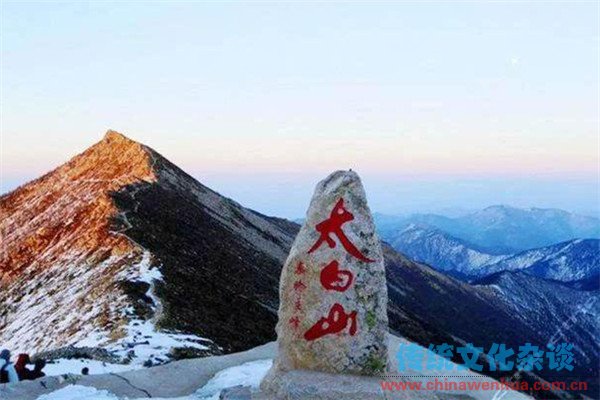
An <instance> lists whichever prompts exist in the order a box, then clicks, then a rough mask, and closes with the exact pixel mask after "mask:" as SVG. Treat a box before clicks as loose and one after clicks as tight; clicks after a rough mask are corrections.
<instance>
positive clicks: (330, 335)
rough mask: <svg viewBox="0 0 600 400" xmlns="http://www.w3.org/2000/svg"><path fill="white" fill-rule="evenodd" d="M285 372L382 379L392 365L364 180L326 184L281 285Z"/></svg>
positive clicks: (342, 178) (277, 368)
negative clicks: (383, 373)
mask: <svg viewBox="0 0 600 400" xmlns="http://www.w3.org/2000/svg"><path fill="white" fill-rule="evenodd" d="M279 296H280V307H279V315H278V316H279V321H278V324H277V335H278V339H277V340H278V351H279V353H278V357H277V359H276V360H275V362H274V365H273V367H272V369H271V371H270V372H269V374H268V375H267V377H266V378H265V380H264V381H263V383H262V386H261V387H263V389H268V386H269V382H270V381H272V380H273V379H276V377H275V375H277V374H278V373H279V372H287V371H294V370H311V371H320V372H325V373H334V374H356V375H378V374H381V373H382V372H385V370H386V366H387V360H388V348H387V339H386V333H387V331H388V318H387V288H386V278H385V270H384V264H383V254H382V250H381V245H380V242H379V239H378V237H377V234H376V232H375V225H374V223H373V218H372V216H371V212H370V210H369V207H368V205H367V199H366V195H365V190H364V188H363V186H362V183H361V181H360V178H359V177H358V175H357V174H356V173H355V172H353V171H352V170H350V171H337V172H334V173H332V174H331V175H329V176H328V177H327V178H325V179H324V180H323V181H321V182H320V183H319V184H318V185H317V187H316V190H315V193H314V195H313V198H312V200H311V203H310V206H309V209H308V212H307V216H306V221H305V222H304V225H303V226H302V228H301V230H300V232H299V234H298V236H297V237H296V240H295V242H294V244H293V246H292V249H291V251H290V254H289V256H288V258H287V261H286V262H285V265H284V268H283V271H282V274H281V280H280V289H279Z"/></svg>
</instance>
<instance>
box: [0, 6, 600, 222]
mask: <svg viewBox="0 0 600 400" xmlns="http://www.w3.org/2000/svg"><path fill="white" fill-rule="evenodd" d="M1 4H2V5H1V8H2V9H1V11H2V16H1V19H2V20H1V22H2V23H1V32H0V37H1V44H2V49H1V53H2V60H1V79H0V80H1V93H0V100H1V126H0V127H1V137H0V139H1V152H0V156H1V157H0V158H1V159H0V165H1V171H0V176H1V178H2V182H1V184H2V188H1V191H2V193H5V192H7V191H10V190H12V189H14V188H15V187H16V186H18V185H20V184H23V183H25V182H27V181H29V180H31V179H33V178H35V177H38V176H40V175H41V174H43V173H45V172H48V171H49V170H51V169H53V168H55V167H56V166H58V165H60V164H62V163H63V162H65V161H67V160H68V159H69V158H71V157H72V156H74V155H76V154H78V153H80V152H81V151H83V150H84V149H85V148H87V147H88V146H90V145H92V144H93V143H95V142H97V141H99V140H100V139H101V138H102V136H103V135H104V132H105V131H106V130H107V129H109V128H110V129H114V130H117V131H119V132H122V133H123V134H125V135H127V136H129V137H130V138H132V139H134V140H137V141H140V142H143V143H145V144H147V145H149V146H150V147H152V148H154V149H155V150H157V151H158V152H159V153H161V154H163V155H164V156H165V157H167V158H168V159H170V160H171V161H172V162H174V163H175V164H177V165H178V166H180V167H181V168H182V169H184V170H185V171H187V172H188V173H190V174H191V175H193V176H194V177H196V178H197V179H198V180H200V181H201V182H203V183H204V184H206V185H208V186H210V187H212V188H213V189H215V190H217V191H219V192H220V193H222V194H224V195H226V196H228V197H231V198H233V199H235V200H237V201H238V202H240V203H241V204H243V205H245V206H248V207H251V208H254V209H256V210H258V211H261V212H263V213H266V214H269V215H278V216H283V217H288V218H298V217H302V216H303V215H304V213H305V210H306V207H307V205H308V202H309V200H310V196H311V195H312V191H313V190H314V186H315V184H316V183H317V182H318V181H319V180H320V179H322V178H324V177H325V176H326V175H328V174H329V173H330V172H332V171H334V170H337V169H348V168H352V169H353V170H355V171H357V172H358V173H359V174H360V175H361V177H362V179H363V182H364V185H365V188H366V190H367V195H368V198H369V203H370V206H371V209H372V210H374V211H378V212H383V213H387V214H405V213H411V212H431V211H433V212H442V211H444V210H445V211H444V212H460V211H461V210H474V209H478V208H483V207H485V206H488V205H493V204H508V205H513V206H518V207H531V206H536V207H556V208H563V209H566V210H569V211H575V212H578V213H583V214H588V215H590V214H594V215H598V214H600V209H599V208H598V207H599V206H598V204H599V203H600V185H599V183H598V181H599V178H600V176H599V68H600V65H599V50H598V48H599V45H600V43H599V41H600V40H599V22H598V20H599V10H598V3H597V2H573V1H570V2H565V3H560V2H520V3H517V2H472V1H469V2H452V3H450V2H431V1H426V2H395V3H394V2H380V3H373V2H370V3H358V2H352V3H341V2H336V3H317V2H296V3H284V2H260V3H259V2H253V3H249V2H245V3H243V2H203V3H201V2H193V1H180V2H159V1H152V2H149V1H135V2H133V1H131V2H118V3H117V2H108V1H89V2H77V3H75V2H70V3H69V2H49V1H46V2H11V1H5V0H4V1H2V3H1Z"/></svg>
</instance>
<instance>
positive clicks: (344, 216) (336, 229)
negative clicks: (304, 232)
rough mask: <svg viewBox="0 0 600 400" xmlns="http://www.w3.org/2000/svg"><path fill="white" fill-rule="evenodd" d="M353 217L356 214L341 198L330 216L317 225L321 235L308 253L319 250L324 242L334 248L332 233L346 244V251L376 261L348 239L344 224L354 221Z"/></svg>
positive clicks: (362, 258)
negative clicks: (346, 206)
mask: <svg viewBox="0 0 600 400" xmlns="http://www.w3.org/2000/svg"><path fill="white" fill-rule="evenodd" d="M353 219H354V215H353V214H352V213H351V212H350V211H348V210H346V209H345V208H344V199H339V200H338V202H337V203H336V204H335V206H334V207H333V210H331V213H330V214H329V218H328V219H326V220H325V221H323V222H320V223H319V224H317V226H316V227H315V229H316V230H317V232H319V233H320V234H321V236H320V237H319V239H317V241H316V242H315V244H314V245H313V246H312V247H311V248H310V250H308V253H309V254H310V253H312V252H313V251H315V250H317V249H318V248H319V247H321V245H322V244H323V242H327V245H328V246H329V248H331V249H333V248H334V247H335V240H333V239H332V238H331V236H330V235H335V236H336V237H337V238H338V240H339V241H340V243H341V244H342V246H344V248H345V249H346V251H347V252H348V253H350V254H351V255H352V256H354V257H356V258H358V259H359V260H361V261H364V262H374V261H375V260H371V259H369V258H367V257H365V255H364V254H362V253H361V252H360V250H359V249H358V248H357V247H356V246H355V245H354V243H352V242H351V241H350V239H348V237H347V236H346V234H345V233H344V231H343V230H342V225H343V224H345V223H346V222H348V221H352V220H353Z"/></svg>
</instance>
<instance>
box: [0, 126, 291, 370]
mask: <svg viewBox="0 0 600 400" xmlns="http://www.w3.org/2000/svg"><path fill="white" fill-rule="evenodd" d="M0 209H1V217H0V232H1V235H2V254H1V258H0V266H1V268H0V278H1V286H2V290H1V291H0V343H2V344H3V346H6V347H9V348H11V349H13V350H14V351H28V352H30V353H35V352H37V351H40V350H48V349H54V348H57V347H61V346H65V345H78V346H84V345H91V346H95V345H102V346H113V348H114V349H120V350H121V354H122V355H123V356H128V357H131V356H132V351H131V350H132V349H133V348H135V349H134V350H133V351H134V352H137V353H138V354H137V355H143V356H144V358H148V359H153V358H154V359H155V360H154V362H160V361H161V359H160V358H161V357H164V356H165V353H166V352H168V351H169V349H170V348H172V347H181V348H184V349H186V350H185V351H184V353H185V352H186V351H187V352H188V353H190V352H191V354H196V355H198V354H205V353H215V352H216V353H218V352H220V351H231V350H237V349H244V348H249V347H252V346H254V345H257V344H259V343H264V342H266V341H268V340H271V339H273V338H274V333H273V330H272V326H273V325H274V324H275V319H276V317H275V314H274V310H275V309H276V307H277V290H276V287H277V285H276V281H277V278H278V274H279V269H280V265H281V263H282V262H283V259H284V258H285V256H286V255H287V250H288V248H289V246H290V244H291V240H292V237H293V234H294V232H295V229H296V227H295V226H294V225H292V224H290V223H288V222H285V221H283V220H279V219H274V218H268V217H265V216H262V215H260V214H258V213H255V212H253V211H250V210H247V209H245V208H243V207H241V206H240V205H239V204H237V203H235V202H234V201H232V200H229V199H226V198H224V197H222V196H220V195H219V194H217V193H215V192H214V191H212V190H210V189H208V188H206V187H204V186H203V185H201V184H200V183H198V182H197V181H196V180H194V179H193V178H191V177H190V176H189V175H187V174H185V173H184V172H183V171H181V170H180V169H179V168H177V167H176V166H174V165H173V164H171V163H170V162H169V161H167V160H166V159H164V158H163V157H162V156H160V155H159V154H158V153H156V152H155V151H154V150H152V149H150V148H149V147H146V146H144V145H141V144H139V143H136V142H134V141H132V140H130V139H128V138H126V137H124V136H123V135H121V134H119V133H117V132H114V131H109V132H107V134H106V135H105V137H104V139H103V140H102V141H101V142H99V143H97V144H96V145H94V146H92V147H90V148H89V149H88V150H86V151H85V152H83V153H82V154H80V155H78V156H76V157H74V158H73V159H72V160H70V161H69V162H67V163H66V164H64V165H62V166H60V167H59V168H57V169H56V170H54V171H52V172H50V173H48V174H46V175H44V176H42V177H41V178H39V179H36V180H34V181H32V182H30V183H28V184H26V185H24V186H22V187H20V188H18V189H17V190H15V191H13V192H11V193H8V194H6V195H3V196H2V197H1V198H0ZM217 321H218V323H217ZM155 325H158V326H159V327H161V328H162V332H161V333H157V332H155V330H154V326H155ZM178 331H184V332H186V333H187V334H191V335H180V334H177V332H178ZM203 338H210V339H211V340H204V339H203Z"/></svg>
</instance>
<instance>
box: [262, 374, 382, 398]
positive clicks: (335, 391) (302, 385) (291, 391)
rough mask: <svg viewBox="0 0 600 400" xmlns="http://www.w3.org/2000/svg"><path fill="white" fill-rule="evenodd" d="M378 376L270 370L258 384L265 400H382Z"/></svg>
mask: <svg viewBox="0 0 600 400" xmlns="http://www.w3.org/2000/svg"><path fill="white" fill-rule="evenodd" d="M380 382H381V378H375V377H365V376H357V375H341V374H330V373H324V372H316V371H302V370H295V371H288V372H281V371H280V372H273V371H270V372H269V374H268V375H267V376H266V377H265V379H264V380H263V382H262V384H261V393H262V394H263V395H264V396H265V397H264V398H265V399H267V398H268V399H286V400H287V399H289V400H292V399H294V400H295V399H320V400H337V399H348V400H364V399H384V398H385V397H383V396H382V391H381V383H380Z"/></svg>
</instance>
